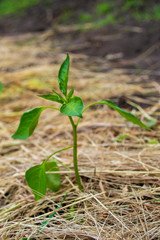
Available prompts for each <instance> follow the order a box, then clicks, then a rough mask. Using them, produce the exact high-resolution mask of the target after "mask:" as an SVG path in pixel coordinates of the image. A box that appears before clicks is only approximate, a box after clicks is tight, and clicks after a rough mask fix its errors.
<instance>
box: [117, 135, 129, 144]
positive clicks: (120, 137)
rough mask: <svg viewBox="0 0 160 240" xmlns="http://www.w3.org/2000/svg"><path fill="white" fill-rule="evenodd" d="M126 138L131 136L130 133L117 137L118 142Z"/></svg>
mask: <svg viewBox="0 0 160 240" xmlns="http://www.w3.org/2000/svg"><path fill="white" fill-rule="evenodd" d="M125 138H130V135H129V134H123V135H121V136H119V137H118V138H117V139H116V142H121V140H123V139H125Z"/></svg>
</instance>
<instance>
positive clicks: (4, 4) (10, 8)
mask: <svg viewBox="0 0 160 240" xmlns="http://www.w3.org/2000/svg"><path fill="white" fill-rule="evenodd" d="M41 1H42V0H21V1H19V0H2V1H1V2H0V16H7V15H12V14H13V15H14V14H18V13H21V11H24V10H25V9H27V8H29V7H32V6H34V5H35V4H37V3H39V2H41Z"/></svg>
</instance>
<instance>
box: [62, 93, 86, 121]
mask: <svg viewBox="0 0 160 240" xmlns="http://www.w3.org/2000/svg"><path fill="white" fill-rule="evenodd" d="M83 107H84V104H83V101H82V99H81V98H80V97H73V98H71V99H70V102H69V103H64V104H63V105H62V106H61V108H60V112H61V113H62V114H64V115H67V116H77V117H80V118H82V110H83Z"/></svg>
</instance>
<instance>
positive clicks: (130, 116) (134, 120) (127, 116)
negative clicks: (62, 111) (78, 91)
mask: <svg viewBox="0 0 160 240" xmlns="http://www.w3.org/2000/svg"><path fill="white" fill-rule="evenodd" d="M95 104H105V105H107V106H109V107H111V108H113V109H114V110H116V111H117V112H119V114H120V115H121V116H122V117H124V118H125V119H127V120H128V121H130V122H132V123H134V124H136V125H138V126H140V127H142V128H145V129H147V130H151V129H150V128H149V127H147V126H146V125H145V124H144V123H142V122H141V121H140V120H139V119H138V118H136V117H135V116H134V115H133V114H131V113H130V112H127V111H125V110H123V109H122V108H120V107H118V106H117V105H116V104H115V103H113V102H111V101H109V100H103V101H99V102H95V103H92V104H90V105H88V106H87V107H86V108H85V109H84V110H83V112H84V111H85V110H86V109H87V108H89V107H91V106H93V105H95Z"/></svg>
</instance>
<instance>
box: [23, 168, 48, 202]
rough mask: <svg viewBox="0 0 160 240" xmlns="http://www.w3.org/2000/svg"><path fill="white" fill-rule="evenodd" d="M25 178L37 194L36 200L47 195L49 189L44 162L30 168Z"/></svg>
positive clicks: (35, 194)
mask: <svg viewBox="0 0 160 240" xmlns="http://www.w3.org/2000/svg"><path fill="white" fill-rule="evenodd" d="M25 178H26V181H27V184H28V186H29V187H30V188H31V190H32V192H33V194H34V196H35V201H37V200H39V199H41V198H42V197H43V196H44V195H45V193H46V189H47V183H46V174H45V166H44V164H43V163H42V164H41V165H36V166H34V167H31V168H30V169H28V170H27V171H26V174H25Z"/></svg>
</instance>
